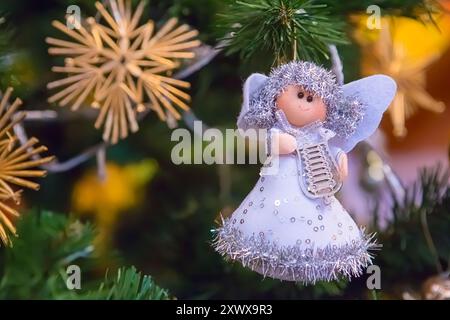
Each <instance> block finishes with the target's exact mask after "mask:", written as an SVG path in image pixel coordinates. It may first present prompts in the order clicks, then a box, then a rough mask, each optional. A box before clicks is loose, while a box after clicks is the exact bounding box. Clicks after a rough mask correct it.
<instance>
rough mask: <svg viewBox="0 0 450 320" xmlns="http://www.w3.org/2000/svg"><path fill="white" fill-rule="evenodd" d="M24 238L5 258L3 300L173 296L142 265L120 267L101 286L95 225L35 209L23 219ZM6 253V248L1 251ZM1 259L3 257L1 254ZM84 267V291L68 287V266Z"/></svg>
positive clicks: (1, 263)
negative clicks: (138, 267) (142, 270)
mask: <svg viewBox="0 0 450 320" xmlns="http://www.w3.org/2000/svg"><path fill="white" fill-rule="evenodd" d="M18 231H19V234H20V236H19V237H17V238H15V239H13V247H11V248H4V252H3V256H4V257H3V258H2V259H0V270H1V271H0V299H106V300H118V299H122V300H146V299H158V300H160V299H168V298H169V295H168V293H167V291H166V290H164V289H162V288H160V287H158V286H157V285H156V284H155V283H154V281H153V280H152V278H151V277H150V276H147V275H141V273H139V272H137V271H136V268H134V267H130V268H120V269H119V270H118V271H117V274H115V276H114V277H109V276H108V275H106V276H105V279H104V281H103V282H102V283H101V284H100V285H98V283H99V282H100V281H98V280H97V279H96V278H95V277H93V274H95V273H94V272H93V271H94V270H95V265H96V263H95V262H96V258H95V253H93V245H92V241H93V239H94V237H95V232H94V229H93V227H92V226H91V225H89V224H83V223H81V222H79V221H77V220H72V219H70V218H68V217H66V216H65V215H61V214H54V213H52V212H48V211H42V212H29V213H27V214H24V215H23V217H22V218H21V219H20V221H19V222H18ZM0 253H1V252H0ZM0 257H1V255H0ZM72 264H75V265H77V266H79V267H80V270H81V272H82V274H81V289H80V290H70V289H68V288H67V286H66V280H67V278H68V275H67V273H66V268H67V266H69V265H72Z"/></svg>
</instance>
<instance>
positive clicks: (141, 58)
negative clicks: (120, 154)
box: [46, 0, 200, 143]
mask: <svg viewBox="0 0 450 320" xmlns="http://www.w3.org/2000/svg"><path fill="white" fill-rule="evenodd" d="M95 6H96V8H97V10H98V11H99V12H100V14H101V16H102V18H103V20H104V21H105V22H106V23H105V24H101V23H97V22H96V21H95V19H94V18H92V17H90V18H88V19H86V22H87V26H86V27H84V26H81V27H80V28H79V29H78V30H71V29H69V28H68V27H67V26H66V25H64V24H62V23H61V22H58V21H55V22H53V26H54V27H55V28H57V29H59V30H60V31H62V32H64V33H65V34H66V35H68V36H69V37H70V38H72V41H65V40H60V39H54V38H47V39H46V41H47V43H49V44H50V45H52V46H54V47H51V48H50V49H49V53H50V54H53V55H62V56H66V57H67V58H66V60H65V66H63V67H54V68H53V71H54V72H58V73H67V74H68V77H67V78H64V79H61V80H57V81H54V82H51V83H49V84H48V88H50V89H56V88H59V90H60V91H59V92H58V93H56V94H54V95H53V96H51V97H50V98H49V102H56V101H58V104H59V105H60V106H66V105H69V104H70V105H71V107H72V110H77V109H78V108H79V107H80V106H81V104H82V103H83V102H84V101H85V100H87V99H88V98H92V99H93V102H92V106H93V107H95V108H100V112H99V115H98V117H97V120H96V122H95V127H96V128H100V127H102V126H104V133H103V139H104V140H105V141H110V142H112V143H117V142H118V140H119V137H120V138H122V139H123V138H126V137H127V136H128V131H129V130H130V131H131V132H136V131H137V130H138V124H137V121H136V111H138V112H139V111H144V110H145V109H146V108H150V109H152V110H154V111H155V112H156V113H157V114H158V116H159V118H160V119H161V120H165V119H166V114H165V112H164V109H166V110H167V111H168V112H170V113H171V114H172V115H173V116H174V117H175V119H177V120H178V119H180V113H179V112H178V111H177V110H176V109H175V107H174V106H173V105H176V106H177V107H179V108H181V109H183V110H188V109H189V107H188V105H187V102H189V101H190V96H189V95H188V94H187V93H185V92H183V91H182V90H180V89H188V88H189V87H190V84H189V82H186V81H181V80H177V79H174V78H171V77H170V73H171V71H172V70H174V69H176V68H177V67H179V65H180V63H179V60H180V59H192V58H194V53H193V52H192V49H193V48H195V47H197V46H199V45H200V41H198V40H193V39H194V38H195V37H196V36H197V35H198V32H197V31H196V30H190V28H189V27H188V26H187V25H181V26H177V19H175V18H172V19H170V20H169V21H167V23H166V24H165V25H164V26H163V27H162V28H161V29H159V31H156V30H155V24H154V22H153V21H151V20H150V21H148V22H147V23H146V24H143V25H141V26H138V23H139V20H140V18H141V15H142V12H143V10H144V3H143V2H141V3H139V5H138V7H137V8H136V11H135V12H134V13H133V12H132V9H131V2H130V1H126V2H125V1H124V0H118V1H116V0H109V11H108V10H107V9H106V8H105V7H104V6H103V5H102V4H101V3H100V2H96V4H95Z"/></svg>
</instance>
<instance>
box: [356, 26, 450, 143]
mask: <svg viewBox="0 0 450 320" xmlns="http://www.w3.org/2000/svg"><path fill="white" fill-rule="evenodd" d="M365 19H366V18H363V19H361V27H360V29H359V30H357V32H356V38H357V39H358V41H359V43H360V44H361V45H362V48H363V60H362V71H363V73H364V74H365V75H370V74H376V73H384V74H387V75H389V76H390V77H392V78H393V79H395V81H396V82H397V84H398V92H397V95H396V97H395V99H394V101H393V103H392V105H391V106H390V107H389V114H390V118H391V121H392V125H393V134H394V135H395V136H397V137H403V136H405V135H406V134H407V128H406V120H407V119H408V118H410V117H411V116H412V115H414V114H415V112H416V111H417V110H418V109H419V108H422V109H425V110H428V111H432V112H443V111H444V109H445V104H444V103H443V102H441V101H437V100H436V99H434V98H433V97H432V96H431V95H430V94H429V93H428V92H427V90H426V70H427V68H428V67H429V66H430V65H431V64H432V63H433V62H435V61H436V60H437V59H438V58H439V57H440V55H441V53H442V52H443V51H444V50H445V48H448V46H449V43H450V38H449V37H447V36H444V34H442V33H441V32H440V31H439V29H438V28H436V27H435V26H434V25H432V23H431V22H429V23H426V24H423V23H420V22H418V21H415V20H412V19H408V18H393V17H388V18H383V20H382V24H381V29H380V30H379V32H377V31H370V32H369V31H367V29H366V26H365V24H363V21H365ZM438 22H439V23H440V24H445V23H447V24H448V21H446V19H444V18H441V19H439V20H438ZM419 39H420V40H419Z"/></svg>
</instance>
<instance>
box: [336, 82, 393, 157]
mask: <svg viewBox="0 0 450 320" xmlns="http://www.w3.org/2000/svg"><path fill="white" fill-rule="evenodd" d="M342 90H343V92H344V95H345V96H351V97H356V98H358V99H359V100H360V101H361V102H362V103H363V104H364V105H365V106H366V111H365V114H364V117H363V119H362V121H361V123H360V124H359V126H358V128H357V129H356V131H355V132H354V133H353V134H352V135H351V136H349V137H347V138H345V139H343V138H340V137H337V136H336V137H335V138H333V139H332V140H331V141H330V144H332V145H333V146H335V147H338V148H341V149H342V150H343V151H344V152H346V153H347V152H350V151H351V150H352V149H353V148H354V147H355V146H356V144H357V143H358V142H360V141H362V140H365V139H367V138H368V137H370V136H371V135H372V134H373V133H374V132H375V130H376V129H377V128H378V126H379V124H380V122H381V118H382V116H383V113H384V112H385V111H386V109H387V108H388V107H389V105H390V104H391V102H392V99H394V96H395V93H396V91H397V84H396V83H395V81H394V80H393V79H392V78H391V77H388V76H386V75H381V74H379V75H374V76H370V77H366V78H362V79H359V80H356V81H353V82H350V83H348V84H346V85H344V86H343V87H342Z"/></svg>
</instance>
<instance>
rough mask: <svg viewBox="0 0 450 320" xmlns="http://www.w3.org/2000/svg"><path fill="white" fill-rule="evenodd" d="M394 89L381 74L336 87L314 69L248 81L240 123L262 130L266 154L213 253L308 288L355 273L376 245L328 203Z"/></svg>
mask: <svg viewBox="0 0 450 320" xmlns="http://www.w3.org/2000/svg"><path fill="white" fill-rule="evenodd" d="M395 92H396V84H395V82H394V81H393V80H392V79H391V78H390V77H388V76H385V75H376V76H371V77H368V78H364V79H361V80H358V81H354V82H351V83H349V84H347V85H344V86H341V85H339V84H338V83H337V81H336V77H335V75H334V74H333V73H332V72H330V71H328V70H326V69H324V68H322V67H319V66H317V65H315V64H313V63H310V62H302V61H294V62H290V63H288V64H285V65H281V66H280V67H277V68H275V69H273V70H272V72H271V73H270V76H268V77H267V76H265V75H262V74H253V75H251V76H250V77H249V78H248V79H247V81H246V82H245V85H244V102H243V105H242V111H241V113H240V115H239V118H238V121H237V125H238V127H239V128H240V129H242V130H247V129H267V130H269V131H268V141H267V144H268V145H269V146H270V148H269V153H270V157H269V159H268V161H267V162H266V164H265V165H264V167H263V168H262V170H261V172H260V176H261V177H260V179H259V181H258V182H257V184H256V186H255V187H254V188H253V190H252V191H251V192H250V194H249V195H248V196H247V197H246V198H245V200H244V201H243V202H242V203H241V205H240V206H239V208H237V210H236V211H235V212H234V213H233V214H232V215H231V217H230V218H227V219H226V220H224V221H223V225H222V226H221V227H220V228H218V229H217V230H216V232H217V233H216V239H215V241H214V247H215V249H216V250H217V251H218V252H219V253H220V254H222V255H224V256H225V257H226V258H228V259H231V260H236V261H239V262H241V263H242V265H243V266H246V267H249V268H250V269H252V270H254V271H256V272H258V273H261V274H262V275H264V276H269V277H272V278H276V279H280V280H287V281H297V282H301V283H304V284H314V283H315V282H316V281H320V280H325V281H331V280H338V279H339V278H341V277H347V278H351V277H353V276H359V275H361V273H362V270H363V268H364V267H366V266H368V265H369V264H370V263H371V259H372V256H371V254H370V252H369V250H371V249H375V248H376V247H377V245H376V244H375V242H373V237H372V236H369V235H366V234H365V233H364V231H363V230H361V229H359V228H358V227H357V226H356V224H355V222H354V221H353V220H352V218H351V217H350V215H349V214H348V213H347V211H346V210H345V209H344V208H343V207H342V205H341V204H340V203H339V202H338V200H337V199H336V198H335V194H336V192H337V191H338V190H339V189H340V187H341V186H342V183H343V180H344V179H345V178H346V176H347V174H348V167H347V155H346V154H347V153H348V152H350V151H351V150H352V149H353V148H354V147H355V145H356V144H357V143H358V142H360V141H362V140H364V139H366V138H368V137H369V136H370V135H372V134H373V133H374V131H375V130H376V129H377V127H378V125H379V123H380V121H381V117H382V114H383V112H384V111H385V110H386V109H387V107H388V106H389V104H390V102H391V101H392V99H393V98H394V95H395Z"/></svg>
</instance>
